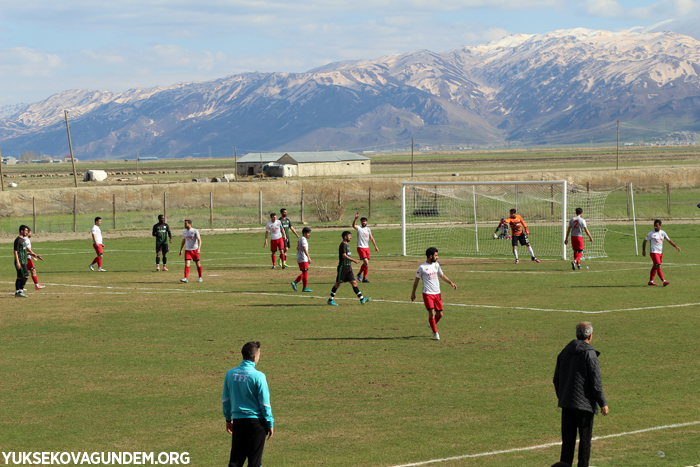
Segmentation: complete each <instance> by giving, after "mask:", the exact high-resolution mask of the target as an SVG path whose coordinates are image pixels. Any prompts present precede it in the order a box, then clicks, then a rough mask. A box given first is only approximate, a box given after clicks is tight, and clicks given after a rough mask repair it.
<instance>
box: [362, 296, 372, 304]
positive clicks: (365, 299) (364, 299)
mask: <svg viewBox="0 0 700 467" xmlns="http://www.w3.org/2000/svg"><path fill="white" fill-rule="evenodd" d="M370 298H371V297H365V298H363V299H362V300H360V304H361V305H364V304H365V303H367V302H369V301H370Z"/></svg>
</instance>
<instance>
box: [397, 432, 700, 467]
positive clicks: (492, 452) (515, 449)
mask: <svg viewBox="0 0 700 467" xmlns="http://www.w3.org/2000/svg"><path fill="white" fill-rule="evenodd" d="M692 425H700V421H695V422H688V423H676V424H674V425H663V426H655V427H652V428H645V429H643V430H635V431H626V432H624V433H616V434H613V435H605V436H595V437H594V438H593V441H597V440H600V439H608V438H618V437H620V436H628V435H636V434H638V433H647V432H649V431H657V430H666V429H669V428H682V427H686V426H692ZM553 446H561V441H560V442H558V443H547V444H539V445H537V446H528V447H525V448H513V449H505V450H503V451H491V452H481V453H479V454H464V455H461V456H453V457H445V458H443V459H431V460H429V461H423V462H413V463H411V464H401V465H394V466H392V467H414V466H417V465H427V464H436V463H438V462H448V461H454V460H459V459H469V458H474V457H486V456H495V455H498V454H508V453H511V452H522V451H533V450H535V449H543V448H550V447H553Z"/></svg>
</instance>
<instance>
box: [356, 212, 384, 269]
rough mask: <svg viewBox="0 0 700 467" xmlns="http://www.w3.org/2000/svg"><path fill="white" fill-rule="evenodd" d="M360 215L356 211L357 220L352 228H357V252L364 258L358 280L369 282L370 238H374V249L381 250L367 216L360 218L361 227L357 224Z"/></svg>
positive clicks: (361, 258)
mask: <svg viewBox="0 0 700 467" xmlns="http://www.w3.org/2000/svg"><path fill="white" fill-rule="evenodd" d="M358 217H360V213H359V212H356V213H355V220H353V221H352V228H353V229H355V230H357V254H358V256H359V257H360V260H362V266H361V267H360V272H359V273H358V274H357V280H358V281H359V282H369V279H367V274H368V273H369V257H370V254H369V240H372V244H373V245H374V251H376V252H379V248H377V242H375V241H374V237H373V236H372V231H371V230H370V228H369V227H367V218H366V217H363V218H362V219H360V224H361V227H358V226H357V218H358Z"/></svg>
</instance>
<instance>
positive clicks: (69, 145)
mask: <svg viewBox="0 0 700 467" xmlns="http://www.w3.org/2000/svg"><path fill="white" fill-rule="evenodd" d="M63 115H64V116H65V117H66V131H68V147H69V148H70V161H71V164H73V181H74V182H75V187H76V188H78V174H77V173H76V172H75V156H73V141H71V139H70V126H68V111H67V110H64V111H63ZM74 231H75V230H74Z"/></svg>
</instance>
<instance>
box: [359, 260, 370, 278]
mask: <svg viewBox="0 0 700 467" xmlns="http://www.w3.org/2000/svg"><path fill="white" fill-rule="evenodd" d="M368 273H369V266H367V265H366V264H364V263H363V264H362V266H360V272H359V274H362V277H364V278H367V274H368Z"/></svg>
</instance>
